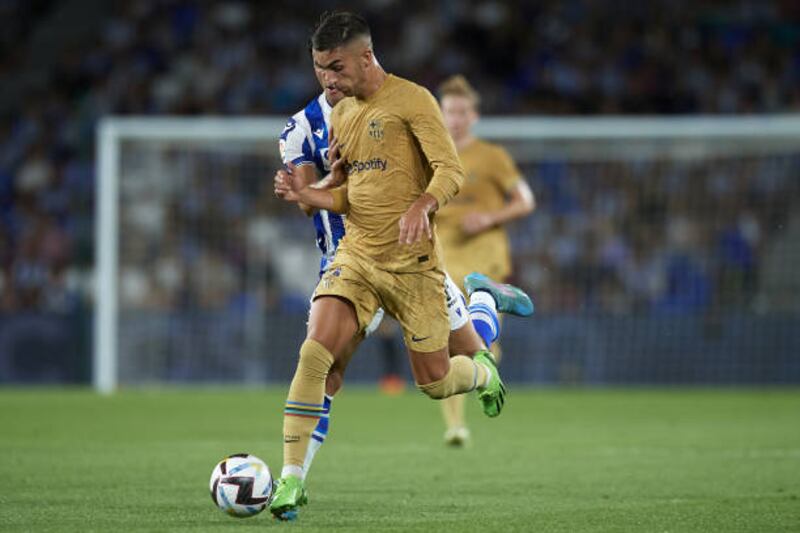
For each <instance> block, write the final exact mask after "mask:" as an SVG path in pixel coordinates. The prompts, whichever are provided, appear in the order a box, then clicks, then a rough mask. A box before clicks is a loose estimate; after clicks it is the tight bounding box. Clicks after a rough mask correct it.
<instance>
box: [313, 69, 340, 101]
mask: <svg viewBox="0 0 800 533" xmlns="http://www.w3.org/2000/svg"><path fill="white" fill-rule="evenodd" d="M314 74H316V75H317V81H318V82H319V84H320V86H321V87H322V90H323V91H325V99H326V100H327V101H328V103H329V104H330V105H331V107H333V106H335V105H336V104H338V103H339V101H340V100H341V99H342V98H344V93H343V92H342V91H340V90H339V89H336V88H335V87H333V86H330V87H329V86H327V85H326V84H325V81H324V78H323V76H322V69H320V68H317V66H316V65H315V66H314Z"/></svg>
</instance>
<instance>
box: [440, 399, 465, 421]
mask: <svg viewBox="0 0 800 533" xmlns="http://www.w3.org/2000/svg"><path fill="white" fill-rule="evenodd" d="M465 398H466V395H464V394H454V395H453V396H450V397H448V398H445V399H443V400H442V415H443V416H444V423H445V424H446V425H447V429H455V428H460V427H464V399H465Z"/></svg>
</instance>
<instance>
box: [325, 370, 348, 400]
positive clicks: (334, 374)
mask: <svg viewBox="0 0 800 533" xmlns="http://www.w3.org/2000/svg"><path fill="white" fill-rule="evenodd" d="M342 383H344V371H343V370H342V368H340V367H339V366H337V365H333V366H332V367H331V369H330V372H329V373H328V378H327V379H326V380H325V394H327V395H328V396H335V395H336V393H337V392H339V389H341V388H342Z"/></svg>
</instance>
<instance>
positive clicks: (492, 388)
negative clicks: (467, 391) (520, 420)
mask: <svg viewBox="0 0 800 533" xmlns="http://www.w3.org/2000/svg"><path fill="white" fill-rule="evenodd" d="M474 361H475V362H476V363H478V364H482V365H484V366H485V367H486V368H487V369H489V383H488V384H487V385H486V386H485V387H478V399H479V400H480V401H481V404H482V405H483V412H484V414H485V415H486V416H489V417H495V416H497V415H499V414H500V411H502V410H503V404H504V403H505V402H506V387H505V385H503V382H502V380H501V379H500V373H499V372H498V371H497V364H496V363H495V361H494V356H493V355H492V354H491V353H490V352H487V351H486V350H481V351H479V352H478V353H476V354H475V358H474Z"/></svg>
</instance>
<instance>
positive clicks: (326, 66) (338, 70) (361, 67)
mask: <svg viewBox="0 0 800 533" xmlns="http://www.w3.org/2000/svg"><path fill="white" fill-rule="evenodd" d="M367 56H369V57H367ZM312 57H313V59H314V70H315V71H316V74H317V79H318V80H319V82H320V84H321V85H322V87H323V88H324V89H325V94H326V96H334V97H338V100H337V102H338V101H339V100H341V99H342V98H344V97H345V96H357V95H358V94H359V91H360V89H361V87H362V86H363V85H364V79H365V77H366V76H365V69H366V66H367V64H368V63H369V60H370V59H371V52H369V50H368V49H365V47H364V46H362V45H361V43H359V42H358V41H356V42H353V43H350V44H348V45H346V46H339V47H337V48H334V49H333V50H325V51H319V50H314V51H313V52H312ZM337 93H338V94H337ZM328 102H329V103H330V104H331V105H334V102H332V101H331V100H328Z"/></svg>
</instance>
